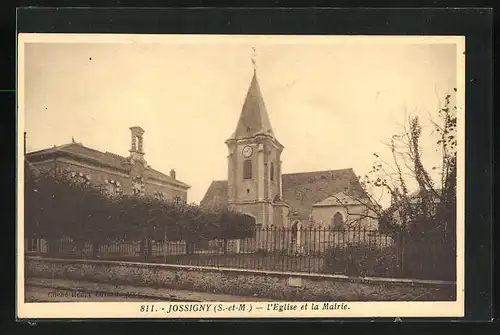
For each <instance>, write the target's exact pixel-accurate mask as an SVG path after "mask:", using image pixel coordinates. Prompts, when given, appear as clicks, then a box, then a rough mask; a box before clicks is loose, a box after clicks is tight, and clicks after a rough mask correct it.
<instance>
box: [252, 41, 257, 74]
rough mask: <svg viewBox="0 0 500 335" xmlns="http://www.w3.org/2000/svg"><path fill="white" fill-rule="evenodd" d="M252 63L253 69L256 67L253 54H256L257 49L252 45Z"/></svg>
mask: <svg viewBox="0 0 500 335" xmlns="http://www.w3.org/2000/svg"><path fill="white" fill-rule="evenodd" d="M252 51H253V53H252V64H253V70H254V71H255V70H256V68H257V65H256V64H255V56H256V53H257V51H256V50H255V47H252Z"/></svg>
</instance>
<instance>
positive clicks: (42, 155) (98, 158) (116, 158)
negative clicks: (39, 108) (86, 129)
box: [26, 142, 190, 188]
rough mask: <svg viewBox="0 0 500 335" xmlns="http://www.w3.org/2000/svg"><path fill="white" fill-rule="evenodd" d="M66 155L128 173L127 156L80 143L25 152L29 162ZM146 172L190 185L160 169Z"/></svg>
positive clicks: (164, 179) (150, 175)
mask: <svg viewBox="0 0 500 335" xmlns="http://www.w3.org/2000/svg"><path fill="white" fill-rule="evenodd" d="M58 155H59V156H60V155H67V156H70V157H74V158H79V159H83V160H85V161H86V162H89V163H92V164H94V165H104V166H106V167H110V168H114V169H117V170H121V171H123V172H125V173H128V172H129V171H130V168H131V166H132V165H131V163H130V160H129V159H128V158H127V157H123V156H120V155H117V154H115V153H111V152H102V151H99V150H96V149H92V148H89V147H86V146H84V145H83V144H81V143H76V142H74V143H69V144H63V145H60V146H54V147H52V148H48V149H43V150H38V151H32V152H29V153H27V154H26V157H27V158H28V160H29V161H30V162H36V161H40V160H45V159H48V158H51V157H54V156H58ZM146 173H147V175H148V176H149V177H151V178H154V179H157V180H160V181H164V182H167V183H170V184H174V185H177V186H179V187H184V188H189V187H190V186H189V185H187V184H185V183H183V182H181V181H179V180H176V179H174V178H172V177H170V176H168V175H166V174H164V173H162V172H160V171H157V170H155V169H152V168H148V169H147V170H146Z"/></svg>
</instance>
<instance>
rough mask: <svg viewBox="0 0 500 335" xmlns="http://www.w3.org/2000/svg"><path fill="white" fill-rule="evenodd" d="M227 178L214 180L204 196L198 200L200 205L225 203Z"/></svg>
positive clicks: (226, 199)
mask: <svg viewBox="0 0 500 335" xmlns="http://www.w3.org/2000/svg"><path fill="white" fill-rule="evenodd" d="M227 201H228V193H227V180H214V181H212V183H211V184H210V186H209V187H208V190H207V192H206V193H205V196H204V197H203V199H202V200H201V201H200V204H201V205H202V206H207V205H215V204H217V205H227Z"/></svg>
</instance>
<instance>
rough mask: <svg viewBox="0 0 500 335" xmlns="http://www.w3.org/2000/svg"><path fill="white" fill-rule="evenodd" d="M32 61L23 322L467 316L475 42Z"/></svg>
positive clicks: (198, 43)
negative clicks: (468, 158)
mask: <svg viewBox="0 0 500 335" xmlns="http://www.w3.org/2000/svg"><path fill="white" fill-rule="evenodd" d="M18 52H19V54H18V86H19V91H18V106H19V107H18V138H19V142H18V143H19V147H18V184H19V186H18V200H19V207H18V226H17V257H18V259H17V264H18V269H17V271H18V272H17V283H18V287H17V297H18V302H17V303H18V313H19V314H22V315H25V316H30V317H40V318H43V317H54V316H57V317H124V316H126V317H147V318H150V317H154V318H161V317H163V318H193V317H194V318H203V317H210V318H217V317H349V316H352V317H360V316H369V317H383V316H387V315H392V314H394V311H395V310H397V311H398V313H400V314H401V316H463V308H464V307H463V304H464V264H463V263H464V222H463V221H464V209H463V208H464V185H465V184H464V178H465V175H464V141H465V140H464V136H465V134H464V129H465V111H464V108H465V103H464V101H465V92H464V91H465V84H464V82H465V40H464V38H463V37H459V36H458V37H457V36H433V37H431V36H427V37H423V36H393V37H389V36H280V35H267V36H264V35H253V36H248V35H232V36H230V35H225V36H224V35H126V34H123V35H111V34H107V35H105V34H103V35H100V34H94V35H85V34H20V35H19V41H18ZM111 303H114V304H113V306H115V307H114V308H113V309H108V308H107V307H105V306H107V305H108V304H111ZM122 306H123V307H122ZM106 309H107V311H105V310H106Z"/></svg>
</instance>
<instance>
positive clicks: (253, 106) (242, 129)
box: [231, 58, 274, 138]
mask: <svg viewBox="0 0 500 335" xmlns="http://www.w3.org/2000/svg"><path fill="white" fill-rule="evenodd" d="M252 63H254V64H255V62H254V59H253V58H252ZM259 132H260V133H266V134H269V135H271V136H273V137H274V132H273V129H272V127H271V122H270V121H269V116H268V114H267V109H266V105H265V103H264V99H263V98H262V92H261V90H260V86H259V81H258V80H257V71H256V69H255V67H254V71H253V77H252V81H251V83H250V87H249V89H248V93H247V96H246V99H245V102H244V104H243V109H242V111H241V115H240V118H239V120H238V125H237V126H236V130H235V132H234V133H233V135H232V136H231V138H244V137H251V136H253V135H254V134H255V133H259Z"/></svg>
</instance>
